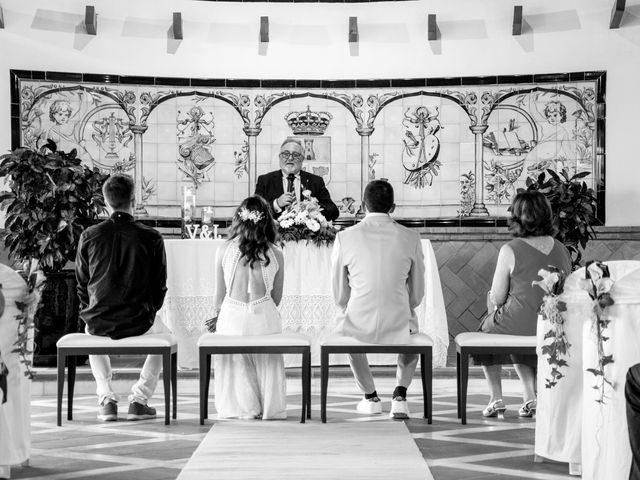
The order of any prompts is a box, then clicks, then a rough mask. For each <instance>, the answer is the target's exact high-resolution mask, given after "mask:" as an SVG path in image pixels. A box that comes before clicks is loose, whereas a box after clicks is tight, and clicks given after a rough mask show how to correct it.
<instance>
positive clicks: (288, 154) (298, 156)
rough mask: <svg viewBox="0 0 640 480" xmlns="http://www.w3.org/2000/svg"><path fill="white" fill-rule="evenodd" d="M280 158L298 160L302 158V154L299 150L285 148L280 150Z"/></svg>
mask: <svg viewBox="0 0 640 480" xmlns="http://www.w3.org/2000/svg"><path fill="white" fill-rule="evenodd" d="M280 158H281V159H283V160H289V158H293V159H294V160H295V161H296V162H297V161H300V160H302V154H301V153H298V152H290V151H288V150H283V151H282V152H280Z"/></svg>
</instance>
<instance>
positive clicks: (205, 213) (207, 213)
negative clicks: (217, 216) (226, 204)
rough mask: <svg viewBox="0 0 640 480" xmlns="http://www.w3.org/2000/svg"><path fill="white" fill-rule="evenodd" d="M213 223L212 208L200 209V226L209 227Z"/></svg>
mask: <svg viewBox="0 0 640 480" xmlns="http://www.w3.org/2000/svg"><path fill="white" fill-rule="evenodd" d="M211 223H213V207H202V224H203V225H210V224H211Z"/></svg>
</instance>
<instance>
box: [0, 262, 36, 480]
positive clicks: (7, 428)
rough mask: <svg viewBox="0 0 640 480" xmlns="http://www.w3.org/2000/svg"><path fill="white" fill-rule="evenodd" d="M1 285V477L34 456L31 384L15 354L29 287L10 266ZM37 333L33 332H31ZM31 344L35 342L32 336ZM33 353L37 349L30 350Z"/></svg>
mask: <svg viewBox="0 0 640 480" xmlns="http://www.w3.org/2000/svg"><path fill="white" fill-rule="evenodd" d="M0 283H1V284H2V294H3V295H4V299H5V309H4V313H3V314H2V316H1V317H0V352H2V358H3V360H4V362H5V364H6V366H7V368H8V369H9V375H8V378H7V390H8V393H7V402H6V403H4V404H3V403H1V402H2V393H1V392H0V476H1V477H4V476H5V475H7V476H8V474H9V471H8V470H9V467H10V466H11V465H16V464H20V463H23V462H25V461H27V460H29V455H30V452H31V424H30V421H31V419H30V414H31V380H29V379H28V378H27V377H25V375H24V372H25V368H24V365H23V364H22V363H20V358H19V356H18V354H17V353H15V352H12V350H13V349H14V348H15V345H14V343H15V342H16V341H17V338H18V321H17V320H16V316H17V315H19V314H20V310H19V309H18V307H17V306H16V301H22V302H24V301H25V295H26V293H27V285H26V283H25V281H24V280H23V279H22V277H21V276H20V275H19V274H18V273H17V272H15V271H14V270H12V269H11V268H9V267H8V266H6V265H0ZM31 333H33V332H31ZM31 340H32V341H33V338H32V336H31ZM29 348H30V349H33V345H30V346H29Z"/></svg>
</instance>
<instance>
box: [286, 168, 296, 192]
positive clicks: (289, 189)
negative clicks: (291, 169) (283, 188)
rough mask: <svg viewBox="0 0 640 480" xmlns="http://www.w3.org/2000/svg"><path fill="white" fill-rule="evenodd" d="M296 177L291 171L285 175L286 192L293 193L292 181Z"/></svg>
mask: <svg viewBox="0 0 640 480" xmlns="http://www.w3.org/2000/svg"><path fill="white" fill-rule="evenodd" d="M295 179H296V176H295V175H294V174H293V173H290V174H289V175H287V193H293V181H294V180H295Z"/></svg>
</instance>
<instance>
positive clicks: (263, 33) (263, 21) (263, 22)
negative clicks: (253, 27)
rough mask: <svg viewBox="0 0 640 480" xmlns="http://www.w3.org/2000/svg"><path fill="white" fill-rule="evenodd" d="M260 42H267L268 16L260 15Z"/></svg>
mask: <svg viewBox="0 0 640 480" xmlns="http://www.w3.org/2000/svg"><path fill="white" fill-rule="evenodd" d="M260 43H269V17H260Z"/></svg>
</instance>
